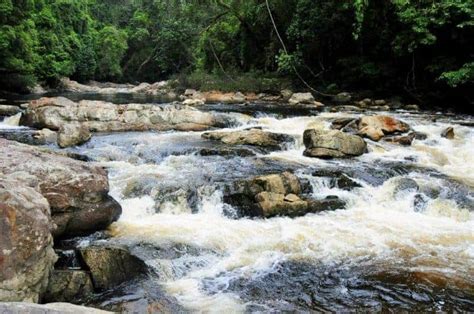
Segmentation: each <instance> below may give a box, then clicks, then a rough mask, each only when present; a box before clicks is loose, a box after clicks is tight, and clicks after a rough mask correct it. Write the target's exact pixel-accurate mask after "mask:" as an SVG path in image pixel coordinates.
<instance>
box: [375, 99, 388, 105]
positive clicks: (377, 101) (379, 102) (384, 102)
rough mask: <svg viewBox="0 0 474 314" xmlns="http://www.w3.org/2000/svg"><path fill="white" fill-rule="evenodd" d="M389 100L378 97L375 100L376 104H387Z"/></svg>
mask: <svg viewBox="0 0 474 314" xmlns="http://www.w3.org/2000/svg"><path fill="white" fill-rule="evenodd" d="M386 104H387V102H386V101H385V100H384V99H377V100H375V101H374V105H376V106H385V105H386Z"/></svg>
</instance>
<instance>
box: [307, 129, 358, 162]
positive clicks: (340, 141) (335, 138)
mask: <svg viewBox="0 0 474 314" xmlns="http://www.w3.org/2000/svg"><path fill="white" fill-rule="evenodd" d="M303 141H304V144H305V146H306V150H305V152H304V155H305V156H308V157H318V158H341V157H350V156H360V155H362V154H363V153H364V152H365V151H366V149H367V144H366V143H365V141H364V140H363V139H362V138H360V137H359V136H357V135H351V134H346V133H344V132H341V131H338V130H330V131H326V130H315V129H308V130H306V131H304V134H303Z"/></svg>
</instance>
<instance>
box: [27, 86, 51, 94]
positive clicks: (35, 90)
mask: <svg viewBox="0 0 474 314" xmlns="http://www.w3.org/2000/svg"><path fill="white" fill-rule="evenodd" d="M46 92H47V91H46V89H44V88H43V86H41V85H40V84H36V85H35V86H33V87H32V88H30V93H31V94H45V93H46Z"/></svg>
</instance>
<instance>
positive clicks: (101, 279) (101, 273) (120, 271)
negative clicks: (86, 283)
mask: <svg viewBox="0 0 474 314" xmlns="http://www.w3.org/2000/svg"><path fill="white" fill-rule="evenodd" d="M79 250H80V253H81V256H82V259H83V261H84V263H85V264H86V265H87V267H88V268H89V270H90V273H91V276H92V282H93V285H94V288H95V289H98V290H107V289H110V288H114V287H115V286H117V285H119V284H121V283H123V282H126V281H130V280H132V279H134V278H136V277H138V276H141V275H145V274H147V273H148V267H147V266H146V264H145V263H144V262H143V261H142V260H140V259H139V258H137V257H135V256H134V255H131V254H130V253H129V252H128V250H127V249H126V248H125V247H120V246H98V245H97V246H96V245H93V246H89V247H85V248H80V249H79Z"/></svg>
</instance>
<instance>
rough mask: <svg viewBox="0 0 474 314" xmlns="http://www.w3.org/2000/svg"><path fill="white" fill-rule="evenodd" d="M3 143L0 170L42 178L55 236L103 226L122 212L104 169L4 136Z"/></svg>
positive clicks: (84, 232)
mask: <svg viewBox="0 0 474 314" xmlns="http://www.w3.org/2000/svg"><path fill="white" fill-rule="evenodd" d="M0 146H1V147H2V150H0V173H3V174H5V175H8V176H11V175H12V174H14V173H18V172H22V173H25V174H28V175H30V176H32V177H33V178H35V179H36V180H38V182H39V188H40V193H41V195H43V196H44V197H45V198H46V199H47V201H48V203H49V205H50V208H51V215H52V219H53V221H54V223H55V224H56V225H57V228H56V229H55V230H54V232H53V235H54V236H55V237H58V236H64V235H69V236H71V235H83V234H88V233H91V232H94V231H96V230H101V229H103V228H106V227H107V226H108V225H109V224H110V223H112V222H113V221H115V220H116V219H118V217H119V216H120V214H121V207H120V205H119V204H118V203H117V202H116V201H115V200H114V199H113V198H112V197H111V196H109V195H108V191H109V184H108V178H107V172H106V171H105V170H104V169H102V168H100V167H96V166H93V165H90V164H87V163H85V162H82V161H78V160H74V159H71V158H68V157H65V156H61V155H60V154H55V153H50V152H47V151H46V150H44V149H40V148H36V147H32V146H27V145H23V144H19V143H16V142H11V141H7V140H4V139H0Z"/></svg>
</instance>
